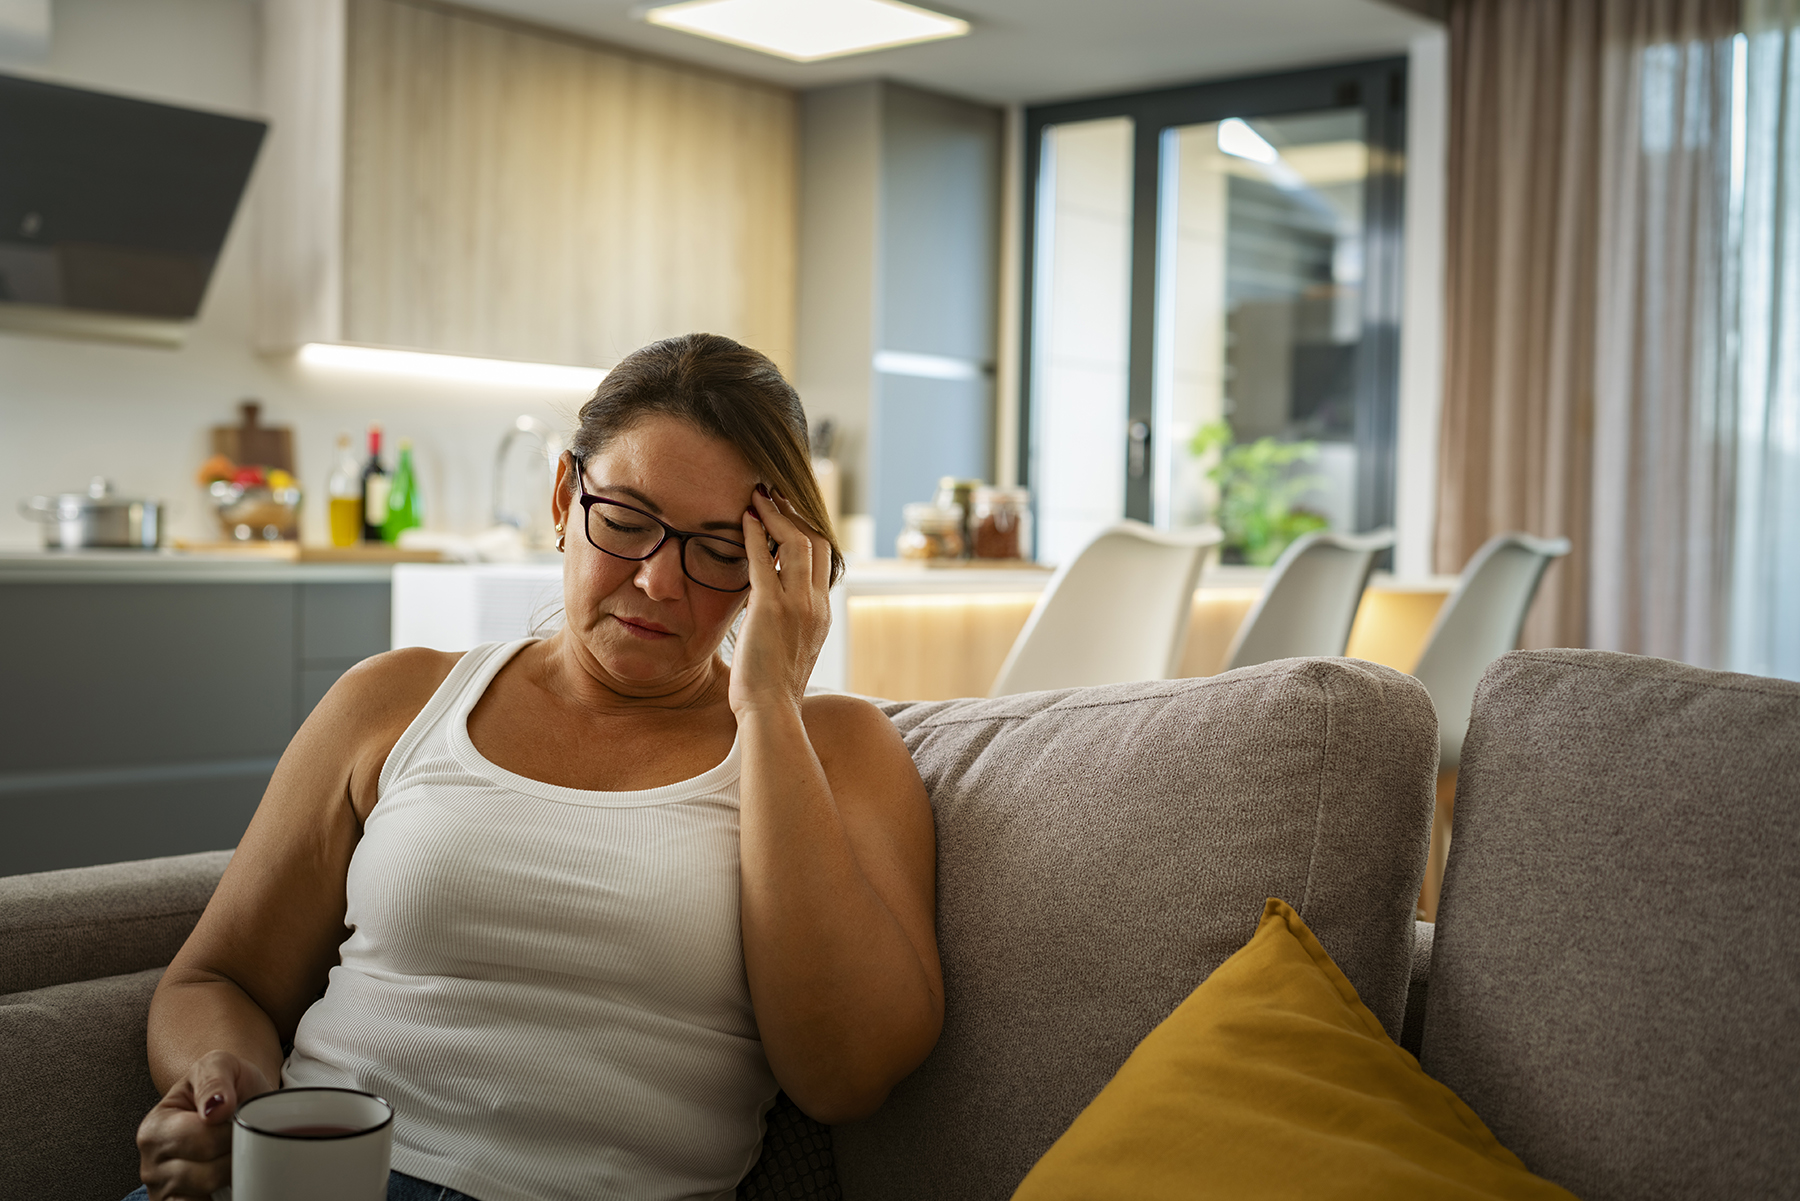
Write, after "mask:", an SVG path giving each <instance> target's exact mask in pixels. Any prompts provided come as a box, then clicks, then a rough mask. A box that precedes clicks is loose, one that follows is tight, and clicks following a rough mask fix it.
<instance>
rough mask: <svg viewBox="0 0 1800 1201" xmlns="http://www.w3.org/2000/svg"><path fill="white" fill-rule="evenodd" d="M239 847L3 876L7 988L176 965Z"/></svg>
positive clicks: (1, 952)
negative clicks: (182, 945) (231, 850)
mask: <svg viewBox="0 0 1800 1201" xmlns="http://www.w3.org/2000/svg"><path fill="white" fill-rule="evenodd" d="M230 860H231V852H230V851H204V852H201V853H200V854H197V855H174V856H170V857H169V858H166V859H140V860H138V861H136V862H133V863H109V864H106V865H104V866H102V867H76V868H69V869H67V870H64V871H56V872H34V873H31V874H29V875H23V876H5V877H0V994H6V993H16V992H24V991H26V990H28V989H37V988H47V987H49V986H51V985H56V984H71V983H74V982H76V981H80V980H98V979H100V978H102V977H107V976H121V975H125V974H127V973H131V972H140V971H143V970H145V969H146V968H159V967H166V966H167V965H168V963H169V961H170V960H171V959H173V958H174V957H175V952H176V951H178V950H180V949H181V944H182V943H183V942H184V941H186V939H187V936H188V934H189V932H190V931H192V930H193V928H194V923H195V922H197V921H199V920H200V912H201V910H203V909H205V908H206V902H207V901H208V900H209V899H210V898H211V897H212V894H213V889H214V888H215V887H217V886H218V883H219V877H220V876H221V875H223V874H224V872H225V865H226V864H227V863H228V862H230Z"/></svg>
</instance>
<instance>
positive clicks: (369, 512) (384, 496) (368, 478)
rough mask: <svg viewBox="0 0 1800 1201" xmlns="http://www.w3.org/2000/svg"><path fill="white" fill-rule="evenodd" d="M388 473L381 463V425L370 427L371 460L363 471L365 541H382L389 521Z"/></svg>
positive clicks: (363, 527) (363, 534) (363, 526)
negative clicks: (385, 526) (382, 532)
mask: <svg viewBox="0 0 1800 1201" xmlns="http://www.w3.org/2000/svg"><path fill="white" fill-rule="evenodd" d="M388 483H389V480H388V473H387V468H385V467H383V466H382V465H381V427H380V426H379V425H371V426H370V427H369V461H368V463H366V464H364V466H363V473H362V500H363V519H362V538H363V541H364V542H380V541H381V527H382V526H383V525H384V524H386V522H387V508H388Z"/></svg>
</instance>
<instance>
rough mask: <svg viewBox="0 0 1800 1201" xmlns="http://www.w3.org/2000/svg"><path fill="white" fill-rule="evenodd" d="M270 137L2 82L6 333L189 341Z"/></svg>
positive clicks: (1, 281) (244, 123)
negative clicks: (265, 138) (258, 156)
mask: <svg viewBox="0 0 1800 1201" xmlns="http://www.w3.org/2000/svg"><path fill="white" fill-rule="evenodd" d="M267 131H268V125H267V123H266V122H262V121H252V120H246V119H244V118H241V117H226V116H220V115H218V114H216V113H206V112H198V111H195V110H193V109H186V108H177V107H174V106H173V105H167V104H153V103H150V102H148V101H144V100H130V99H126V98H124V97H121V96H109V95H106V94H104V93H100V92H90V91H86V90H84V89H80V88H69V87H61V86H59V85H56V84H49V83H42V82H39V81H37V80H32V79H20V78H18V77H16V76H8V75H0V328H6V329H13V330H27V331H33V332H40V333H54V334H63V335H74V336H78V337H97V338H111V339H123V340H126V341H133V342H150V343H159V344H167V345H178V344H180V342H181V340H182V339H183V338H184V337H185V336H186V334H187V330H188V328H189V327H190V326H191V324H192V322H193V319H194V316H195V315H196V314H197V313H199V311H200V302H201V300H202V299H203V298H204V297H205V295H206V286H207V283H208V282H209V281H210V280H211V279H212V272H213V265H214V264H215V263H216V262H217V261H218V257H219V249H220V247H221V246H223V245H224V242H225V234H226V232H227V231H228V230H229V229H230V228H231V218H232V215H233V214H234V213H235V212H236V211H237V207H238V202H239V201H240V200H241V199H242V198H243V195H244V185H245V184H246V183H247V182H248V181H249V178H250V168H251V166H252V165H254V163H255V162H256V152H257V149H258V148H259V147H260V146H261V145H262V140H263V135H264V134H265V133H266V132H267Z"/></svg>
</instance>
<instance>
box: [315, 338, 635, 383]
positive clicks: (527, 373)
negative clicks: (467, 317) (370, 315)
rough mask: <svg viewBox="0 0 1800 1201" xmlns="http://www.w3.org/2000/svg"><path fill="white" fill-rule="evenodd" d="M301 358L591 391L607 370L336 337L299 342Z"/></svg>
mask: <svg viewBox="0 0 1800 1201" xmlns="http://www.w3.org/2000/svg"><path fill="white" fill-rule="evenodd" d="M300 362H302V363H303V364H305V365H306V366H308V367H325V368H330V369H332V370H336V371H362V372H372V373H375V374H379V375H410V376H413V377H415V378H424V379H447V380H456V381H459V382H461V383H469V384H500V385H504V386H511V387H521V388H554V389H557V390H559V391H564V392H578V391H587V390H589V389H591V388H593V387H594V386H595V385H597V384H598V383H599V382H600V381H601V380H603V379H605V378H606V372H605V370H603V369H602V368H599V367H565V366H561V365H559V364H556V363H520V362H515V361H514V360H512V359H476V358H470V357H468V356H466V355H458V354H428V353H426V352H425V351H420V350H388V349H386V348H384V347H379V346H346V345H343V344H341V343H335V342H308V343H307V344H306V345H305V346H302V347H301V348H300Z"/></svg>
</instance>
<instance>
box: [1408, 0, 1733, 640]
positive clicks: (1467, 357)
mask: <svg viewBox="0 0 1800 1201" xmlns="http://www.w3.org/2000/svg"><path fill="white" fill-rule="evenodd" d="M1736 20H1737V3H1736V0H1639V2H1633V0H1458V2H1457V3H1455V4H1454V5H1453V6H1452V9H1451V14H1450V46H1451V49H1450V56H1451V67H1450V70H1451V75H1450V91H1451V112H1450V135H1449V141H1450V156H1449V189H1448V190H1449V195H1448V207H1449V211H1448V214H1447V248H1446V256H1447V258H1446V283H1447V299H1446V313H1445V318H1446V338H1447V345H1446V356H1445V400H1444V416H1443V424H1442V445H1441V448H1440V464H1441V473H1440V485H1439V518H1438V536H1437V567H1438V569H1439V570H1440V571H1447V572H1455V571H1459V570H1461V568H1462V566H1463V564H1464V563H1465V562H1467V560H1468V558H1469V556H1470V555H1471V554H1473V553H1474V551H1475V549H1476V548H1477V547H1479V546H1480V545H1481V543H1482V542H1483V541H1485V540H1486V539H1487V538H1488V537H1490V536H1492V535H1493V534H1495V533H1499V532H1502V531H1505V530H1513V529H1519V530H1526V531H1528V532H1531V533H1536V534H1541V535H1557V534H1560V535H1565V536H1567V537H1569V538H1570V539H1571V540H1572V541H1573V542H1574V544H1575V551H1574V553H1573V554H1572V555H1571V556H1569V558H1568V559H1566V560H1563V561H1562V562H1560V563H1559V564H1557V565H1556V566H1555V567H1553V568H1552V569H1551V571H1550V573H1549V575H1548V576H1546V578H1545V581H1544V585H1543V588H1542V589H1541V591H1540V593H1539V597H1538V602H1537V604H1536V606H1535V607H1534V609H1533V611H1532V614H1531V617H1530V619H1529V621H1528V623H1527V626H1526V630H1525V635H1524V639H1523V644H1524V645H1526V646H1557V645H1561V646H1582V645H1590V644H1595V643H1599V644H1602V645H1610V646H1616V647H1618V648H1619V649H1626V650H1634V651H1645V652H1649V653H1659V654H1675V655H1677V656H1678V657H1683V658H1692V657H1695V654H1694V653H1693V652H1692V648H1689V647H1688V643H1687V642H1685V641H1684V639H1690V638H1691V637H1697V636H1698V635H1696V631H1701V632H1703V633H1704V635H1705V638H1710V637H1711V636H1712V635H1711V631H1712V630H1713V629H1715V628H1716V622H1715V621H1714V617H1715V615H1714V614H1713V612H1712V610H1711V608H1709V606H1712V605H1713V604H1714V600H1715V598H1714V597H1712V596H1711V595H1710V594H1707V595H1698V596H1697V595H1696V594H1699V593H1705V592H1706V588H1705V587H1704V586H1703V585H1702V583H1701V582H1700V581H1703V580H1710V581H1711V582H1712V583H1713V584H1716V583H1717V581H1718V578H1719V577H1718V574H1717V571H1716V564H1713V567H1714V569H1715V570H1713V571H1712V574H1711V575H1710V576H1709V575H1708V574H1707V571H1708V564H1709V563H1710V558H1709V556H1711V555H1713V554H1714V552H1715V551H1716V550H1717V548H1718V545H1719V542H1718V537H1717V529H1716V526H1717V523H1718V520H1719V519H1720V518H1719V515H1718V513H1717V511H1716V510H1717V508H1718V506H1717V505H1715V504H1713V503H1712V500H1713V499H1714V498H1713V490H1716V489H1717V488H1718V487H1719V481H1718V480H1717V479H1716V478H1714V477H1713V475H1712V474H1710V473H1712V471H1713V465H1714V463H1715V462H1716V456H1711V457H1709V455H1708V454H1706V453H1697V452H1695V451H1694V450H1693V446H1692V440H1691V436H1690V435H1691V431H1692V430H1694V429H1695V428H1697V427H1698V426H1699V425H1701V424H1703V421H1702V412H1701V410H1702V409H1704V407H1705V405H1704V403H1701V401H1703V400H1704V398H1706V397H1708V396H1710V395H1711V393H1709V392H1707V380H1708V378H1709V376H1708V372H1714V373H1716V372H1717V370H1718V363H1717V361H1716V354H1715V351H1716V345H1715V341H1716V340H1715V339H1712V338H1710V337H1707V336H1703V335H1696V334H1694V332H1693V331H1694V329H1695V325H1696V322H1700V323H1701V324H1704V319H1706V318H1708V317H1709V316H1710V314H1711V313H1712V312H1714V311H1715V310H1716V304H1714V306H1713V308H1712V309H1709V308H1708V307H1707V305H1708V304H1709V303H1711V302H1712V298H1711V297H1709V294H1708V293H1707V292H1706V289H1707V288H1709V287H1715V285H1716V279H1715V275H1716V272H1715V269H1714V268H1713V267H1712V266H1711V264H1713V263H1715V262H1716V261H1717V246H1716V245H1715V244H1713V243H1712V242H1710V241H1709V239H1710V238H1711V237H1712V236H1713V235H1712V232H1711V231H1712V229H1713V228H1714V226H1716V224H1717V220H1716V218H1717V213H1715V212H1714V211H1713V210H1712V209H1711V208H1709V207H1708V206H1709V204H1710V203H1711V201H1710V199H1709V197H1710V195H1711V192H1710V191H1709V189H1711V188H1712V187H1713V184H1714V182H1715V181H1716V177H1717V171H1718V168H1719V162H1720V159H1719V157H1718V156H1719V153H1720V144H1719V142H1718V140H1717V135H1718V132H1719V128H1720V126H1719V121H1720V119H1721V112H1720V109H1719V105H1718V98H1719V96H1720V95H1722V94H1724V93H1722V92H1721V79H1720V75H1719V71H1720V64H1721V62H1723V63H1724V66H1725V71H1726V76H1725V78H1726V80H1727V82H1728V76H1729V48H1728V46H1727V47H1726V50H1725V52H1724V58H1723V59H1721V57H1720V54H1719V47H1720V46H1721V45H1724V44H1725V43H1724V42H1722V41H1721V39H1729V37H1730V34H1731V33H1732V32H1733V30H1734V29H1735V26H1736ZM1695 47H1698V49H1697V50H1696V49H1694V48H1695ZM1671 97H1672V99H1671ZM1726 109H1727V111H1725V112H1724V113H1723V114H1722V116H1723V118H1724V119H1725V120H1728V119H1729V112H1728V105H1727V106H1726ZM1646 119H1648V120H1650V121H1651V122H1653V123H1656V122H1661V123H1660V124H1654V128H1651V127H1650V126H1647V125H1646V124H1645V121H1646ZM1667 122H1673V125H1672V126H1668V125H1667ZM1665 128H1672V129H1673V130H1674V133H1673V136H1674V138H1675V143H1674V145H1675V146H1676V150H1675V152H1673V153H1671V152H1669V150H1668V148H1666V147H1665V148H1663V149H1662V150H1661V151H1658V152H1655V153H1652V152H1651V151H1649V150H1647V149H1646V147H1648V146H1650V145H1651V143H1652V141H1653V139H1651V138H1650V134H1652V133H1654V134H1656V135H1658V136H1661V134H1662V133H1663V132H1664V131H1665ZM1658 145H1660V143H1658ZM1709 255H1710V256H1712V257H1710V258H1709V257H1708V256H1709ZM1709 273H1711V274H1709ZM1695 514H1698V516H1695ZM1705 638H1702V639H1701V640H1702V641H1704V640H1705ZM1683 648H1688V649H1686V650H1684V649H1683ZM1708 653H1710V652H1708Z"/></svg>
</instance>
